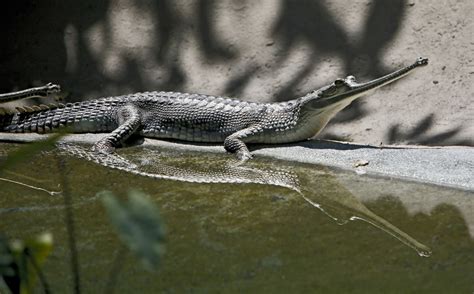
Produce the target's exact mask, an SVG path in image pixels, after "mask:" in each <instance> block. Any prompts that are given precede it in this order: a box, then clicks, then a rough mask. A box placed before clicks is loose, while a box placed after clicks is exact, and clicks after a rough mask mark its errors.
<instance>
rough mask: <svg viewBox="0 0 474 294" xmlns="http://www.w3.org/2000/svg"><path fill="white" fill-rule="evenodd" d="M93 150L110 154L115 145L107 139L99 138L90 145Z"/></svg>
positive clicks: (113, 150)
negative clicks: (99, 139)
mask: <svg viewBox="0 0 474 294" xmlns="http://www.w3.org/2000/svg"><path fill="white" fill-rule="evenodd" d="M92 151H93V152H98V153H106V154H112V153H114V152H115V146H113V145H112V143H110V142H109V141H107V140H101V141H99V142H97V143H95V144H94V146H92Z"/></svg>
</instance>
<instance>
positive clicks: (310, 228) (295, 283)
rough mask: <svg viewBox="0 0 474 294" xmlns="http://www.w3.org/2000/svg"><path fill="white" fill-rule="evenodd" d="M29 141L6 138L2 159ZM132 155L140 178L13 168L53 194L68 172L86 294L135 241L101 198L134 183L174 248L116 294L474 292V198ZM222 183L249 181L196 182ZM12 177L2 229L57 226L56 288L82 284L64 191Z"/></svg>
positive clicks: (1, 209) (81, 169)
mask: <svg viewBox="0 0 474 294" xmlns="http://www.w3.org/2000/svg"><path fill="white" fill-rule="evenodd" d="M17 148H18V145H15V144H2V145H1V150H0V154H1V156H2V157H5V156H6V154H7V153H8V152H11V151H13V150H15V149H17ZM119 154H120V155H121V156H123V157H124V158H125V159H126V160H129V161H130V162H131V163H133V164H134V165H135V168H136V169H137V170H139V171H140V173H141V175H139V174H133V173H130V172H126V171H123V170H118V169H112V168H108V167H104V166H101V165H99V164H97V163H94V162H90V161H87V160H84V159H83V158H77V157H74V156H71V155H65V154H62V155H60V154H58V152H49V153H45V154H40V155H38V156H35V157H34V158H33V159H32V160H30V161H28V162H25V163H21V164H19V165H17V166H15V167H14V168H11V169H10V170H9V171H8V172H4V173H3V174H2V177H4V178H5V177H6V178H9V179H15V180H17V181H21V182H23V183H27V184H29V185H34V186H36V187H41V188H43V189H46V190H51V191H59V190H61V188H62V187H58V184H59V183H60V178H61V176H62V175H66V178H67V181H68V185H69V189H70V191H71V195H72V200H73V204H72V206H73V213H74V221H75V225H76V238H77V241H78V248H79V263H80V275H81V287H82V290H83V291H84V293H97V292H103V290H104V289H105V286H106V285H105V284H106V281H107V279H108V276H109V272H110V270H111V268H112V267H114V266H115V265H116V264H117V263H116V262H115V259H116V255H117V252H119V250H120V249H121V246H122V245H121V242H120V241H119V240H118V238H117V236H116V234H115V232H114V230H113V229H112V227H111V225H110V224H109V222H108V218H107V216H106V214H105V210H104V208H103V206H102V202H101V201H100V199H99V196H97V194H98V193H99V192H101V191H104V190H108V191H112V192H114V193H115V194H116V195H118V196H119V197H122V198H125V197H126V194H127V191H128V190H129V189H138V190H140V191H142V192H144V193H146V194H148V195H149V197H150V199H151V200H152V201H153V202H154V203H155V204H156V205H157V207H159V209H160V212H161V216H162V218H163V220H164V222H165V225H166V238H167V242H166V253H165V255H164V259H163V262H162V264H161V267H160V270H159V271H158V272H149V271H147V270H145V269H143V267H142V266H141V264H140V263H138V262H137V260H136V259H135V257H134V256H133V255H131V254H127V255H125V256H124V258H123V259H121V263H122V266H123V267H122V270H121V272H120V276H119V280H118V282H117V284H116V288H115V289H116V292H117V293H157V292H169V293H182V292H185V293H222V292H250V293H257V292H259V293H261V292H273V293H288V292H292V293H304V292H315V291H320V292H323V291H324V292H334V293H347V292H350V293H367V292H377V293H378V292H382V291H383V292H384V293H387V292H389V293H415V292H416V293H453V292H456V293H472V292H473V291H474V282H473V281H474V242H473V236H474V193H473V192H469V191H461V190H454V189H445V188H440V187H435V186H430V185H422V184H416V183H411V182H403V181H400V180H390V179H381V178H371V177H368V176H360V175H356V174H355V173H349V172H342V171H338V170H334V169H328V168H324V167H319V166H314V165H304V164H296V163H290V162H282V161H276V160H273V159H265V158H256V159H254V160H252V161H251V162H249V164H246V165H244V166H237V167H236V166H234V165H233V162H232V160H231V157H229V156H228V155H221V154H206V153H190V152H183V151H179V152H178V151H173V150H163V149H146V148H141V147H132V148H126V149H122V150H119ZM59 159H62V160H64V162H65V167H63V168H61V167H60V166H59V165H58V160H59ZM144 175H155V178H153V177H147V176H144ZM160 177H162V178H160ZM163 178H172V179H175V180H169V179H163ZM176 179H177V180H176ZM209 179H215V181H217V182H239V183H192V182H186V181H205V180H209ZM0 185H1V187H2V189H1V190H0V195H1V197H0V232H1V233H3V234H5V235H6V236H8V237H10V238H27V237H30V236H34V235H36V234H38V233H41V232H44V231H49V232H51V233H52V234H53V236H54V243H55V247H54V251H53V254H52V255H51V256H50V257H49V258H48V260H47V262H46V264H45V272H46V275H47V278H48V280H49V281H50V284H51V287H52V290H53V292H54V293H64V292H67V291H70V289H71V285H72V276H71V274H70V270H69V268H70V265H69V253H68V246H67V237H66V236H67V235H66V226H65V222H64V200H63V198H62V196H60V195H54V196H52V195H49V194H47V193H45V192H43V191H39V190H32V189H30V188H27V187H24V186H20V185H17V184H13V183H8V182H0Z"/></svg>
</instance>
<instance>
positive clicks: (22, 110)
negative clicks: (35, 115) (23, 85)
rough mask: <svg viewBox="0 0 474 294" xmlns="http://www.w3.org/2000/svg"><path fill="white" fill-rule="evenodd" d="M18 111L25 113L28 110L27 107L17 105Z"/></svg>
mask: <svg viewBox="0 0 474 294" xmlns="http://www.w3.org/2000/svg"><path fill="white" fill-rule="evenodd" d="M15 109H16V111H18V112H19V113H25V112H26V109H24V108H23V107H15Z"/></svg>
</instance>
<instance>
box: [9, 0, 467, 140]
mask: <svg viewBox="0 0 474 294" xmlns="http://www.w3.org/2000/svg"><path fill="white" fill-rule="evenodd" d="M23 2H24V3H23ZM23 2H21V3H10V4H8V7H6V8H5V9H2V12H0V14H1V16H2V19H3V20H4V23H5V24H4V25H3V29H2V32H0V35H1V36H2V39H3V40H6V41H5V42H2V44H1V45H0V46H1V48H2V50H1V51H0V64H2V66H1V67H0V76H1V78H0V90H1V91H3V92H5V91H11V90H15V89H20V88H25V87H28V86H31V85H38V84H42V83H45V82H49V81H52V82H56V83H59V84H61V85H62V87H63V89H64V90H65V91H66V92H67V93H68V94H69V96H68V97H67V100H68V101H77V100H85V99H91V98H97V97H101V96H111V95H118V94H126V93H131V92H137V91H150V90H174V91H186V92H196V93H204V94H212V95H226V96H234V97H239V98H242V99H245V100H252V101H283V100H288V99H291V98H294V97H297V96H299V95H303V94H305V93H306V92H308V91H310V90H312V89H315V88H319V87H320V86H323V85H325V84H328V83H330V82H332V81H333V80H334V79H335V78H337V77H344V76H346V75H349V74H352V75H355V76H356V77H357V78H358V79H359V80H361V81H365V80H368V79H371V78H375V77H377V76H379V75H381V74H383V73H387V72H388V71H390V70H393V69H396V68H398V67H400V66H402V65H405V64H408V63H411V62H413V60H414V59H415V58H416V57H418V56H425V57H428V58H429V59H430V65H429V66H428V67H425V68H423V69H422V70H420V71H418V72H416V73H414V74H413V75H410V76H408V77H407V78H405V79H403V80H401V81H399V82H397V83H396V84H393V85H390V86H387V87H386V88H384V89H381V90H379V91H377V92H376V93H374V94H372V95H370V96H367V97H365V98H363V99H361V100H360V101H358V102H357V103H354V104H353V105H351V106H350V107H349V109H348V110H347V111H344V112H342V113H341V114H340V115H338V116H337V117H336V118H335V119H334V120H333V121H332V122H331V123H330V124H329V125H328V127H327V128H326V130H325V131H324V132H323V133H322V134H321V136H320V137H322V138H337V139H342V140H347V141H353V142H359V143H367V144H380V143H383V144H425V145H426V144H428V145H471V146H472V145H474V139H473V134H474V121H473V118H474V103H473V94H474V85H473V84H474V83H473V78H474V62H473V58H474V57H473V52H474V50H473V49H474V37H473V36H474V35H473V33H472V32H473V31H474V25H473V23H474V21H473V18H472V15H474V2H473V1H470V0H464V1H428V0H425V1H421V0H420V1H417V0H410V1H405V0H394V1H390V2H386V1H368V0H358V1H350V2H347V1H335V0H332V1H306V0H299V1H293V0H281V1H276V0H263V1H248V0H247V1H234V0H223V1H141V2H133V1H126V0H116V1H110V2H109V1H101V2H100V3H99V2H97V1H93V0H84V1H80V2H79V1H78V2H77V3H62V1H60V2H58V3H56V4H54V5H51V4H46V3H44V2H39V1H38V2H35V1H23ZM25 103H29V104H31V103H38V101H28V102H25Z"/></svg>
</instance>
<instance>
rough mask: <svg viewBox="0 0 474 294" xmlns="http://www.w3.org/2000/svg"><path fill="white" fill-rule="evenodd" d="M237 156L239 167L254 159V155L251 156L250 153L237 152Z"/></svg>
mask: <svg viewBox="0 0 474 294" xmlns="http://www.w3.org/2000/svg"><path fill="white" fill-rule="evenodd" d="M236 155H237V159H238V160H239V162H238V163H237V165H241V164H244V163H245V162H247V160H249V159H251V158H252V157H253V156H252V154H250V152H248V151H241V152H237V153H236Z"/></svg>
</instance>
